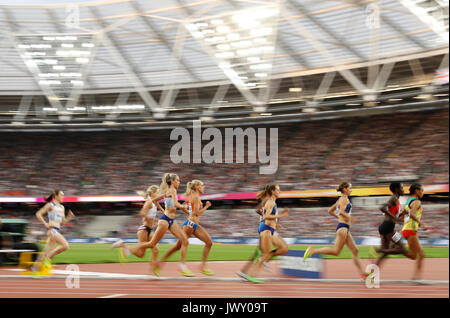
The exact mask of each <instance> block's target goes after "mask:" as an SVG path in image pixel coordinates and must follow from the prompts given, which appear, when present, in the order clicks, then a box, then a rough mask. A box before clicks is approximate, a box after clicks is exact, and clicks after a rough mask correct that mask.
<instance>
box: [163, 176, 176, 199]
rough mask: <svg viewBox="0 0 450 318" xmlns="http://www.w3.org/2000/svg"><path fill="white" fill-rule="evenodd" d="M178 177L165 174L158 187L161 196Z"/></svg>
mask: <svg viewBox="0 0 450 318" xmlns="http://www.w3.org/2000/svg"><path fill="white" fill-rule="evenodd" d="M177 177H178V176H177V175H176V174H175V173H165V174H164V176H163V177H162V182H161V185H160V186H159V191H160V192H161V194H163V195H164V194H165V193H166V191H167V189H169V188H170V186H171V185H172V181H173V180H175V179H176V178H177Z"/></svg>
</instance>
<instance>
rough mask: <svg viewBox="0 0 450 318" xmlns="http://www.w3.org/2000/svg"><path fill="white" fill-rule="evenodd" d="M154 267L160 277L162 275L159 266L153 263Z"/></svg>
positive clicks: (154, 271)
mask: <svg viewBox="0 0 450 318" xmlns="http://www.w3.org/2000/svg"><path fill="white" fill-rule="evenodd" d="M152 267H153V274H155V276H158V277H159V276H160V275H161V272H160V268H159V266H158V265H156V264H153V266H152Z"/></svg>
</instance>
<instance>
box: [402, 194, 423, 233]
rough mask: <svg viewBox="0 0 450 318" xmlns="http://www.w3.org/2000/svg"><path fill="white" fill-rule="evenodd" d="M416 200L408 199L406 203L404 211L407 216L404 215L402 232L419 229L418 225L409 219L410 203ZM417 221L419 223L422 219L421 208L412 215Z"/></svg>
mask: <svg viewBox="0 0 450 318" xmlns="http://www.w3.org/2000/svg"><path fill="white" fill-rule="evenodd" d="M415 200H417V199H416V198H410V199H408V201H406V205H405V210H406V212H408V214H407V215H405V224H404V225H403V228H402V231H405V230H409V231H417V230H418V229H419V224H418V223H417V222H416V221H414V220H413V219H412V218H411V217H410V212H411V203H412V202H414V201H415ZM414 216H415V217H416V219H417V220H419V221H420V218H421V217H422V206H420V208H418V209H417V210H416V214H415V215H414Z"/></svg>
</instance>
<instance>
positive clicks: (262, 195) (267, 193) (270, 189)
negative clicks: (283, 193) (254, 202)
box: [256, 184, 278, 199]
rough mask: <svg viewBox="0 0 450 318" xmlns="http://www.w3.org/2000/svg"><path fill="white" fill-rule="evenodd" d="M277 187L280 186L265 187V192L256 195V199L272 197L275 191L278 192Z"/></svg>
mask: <svg viewBox="0 0 450 318" xmlns="http://www.w3.org/2000/svg"><path fill="white" fill-rule="evenodd" d="M277 186H278V185H276V184H267V185H266V186H265V187H264V190H262V191H260V192H258V194H257V195H256V198H257V199H264V198H265V197H267V196H271V195H272V193H273V191H275V190H276V188H277Z"/></svg>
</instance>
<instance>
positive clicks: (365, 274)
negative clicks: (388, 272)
mask: <svg viewBox="0 0 450 318" xmlns="http://www.w3.org/2000/svg"><path fill="white" fill-rule="evenodd" d="M370 274H372V273H370V272H366V273H364V274H362V275H361V281H363V282H365V281H366V279H367V277H369V275H370Z"/></svg>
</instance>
